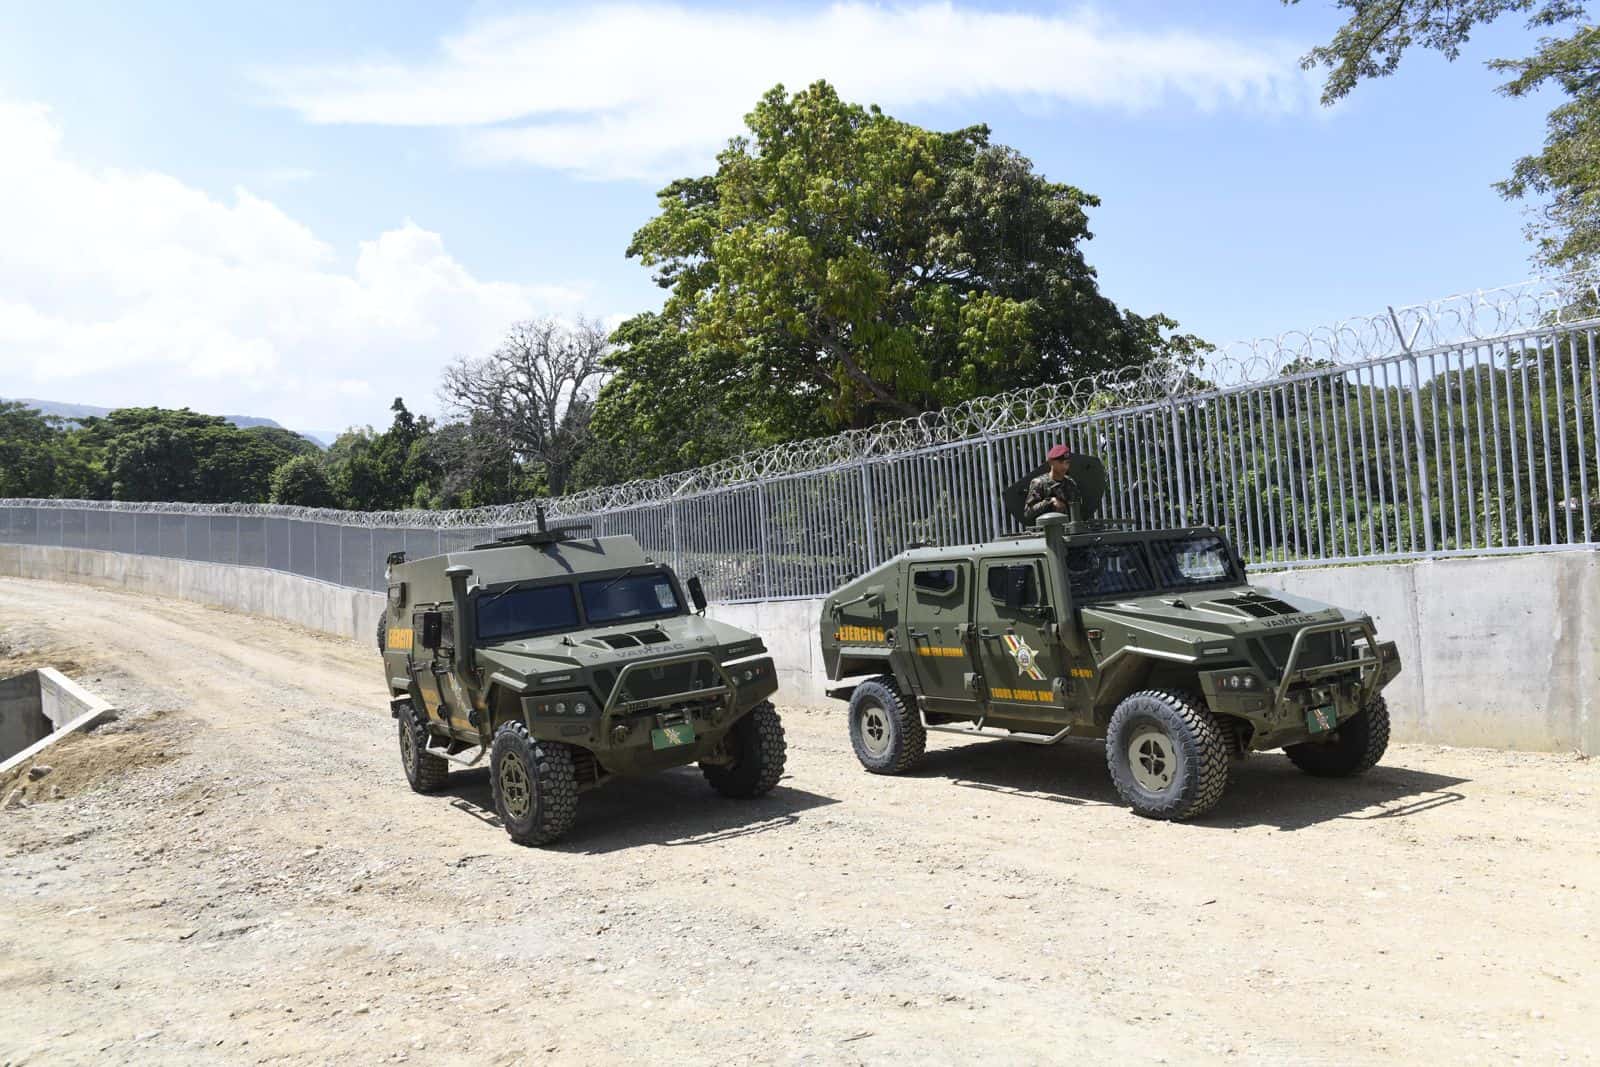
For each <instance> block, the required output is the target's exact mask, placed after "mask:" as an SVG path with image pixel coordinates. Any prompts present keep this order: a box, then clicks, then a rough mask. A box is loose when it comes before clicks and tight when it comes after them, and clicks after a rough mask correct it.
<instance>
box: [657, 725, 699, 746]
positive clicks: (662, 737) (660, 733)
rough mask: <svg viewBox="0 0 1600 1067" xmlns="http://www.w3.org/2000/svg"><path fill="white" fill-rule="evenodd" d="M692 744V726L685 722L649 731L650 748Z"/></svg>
mask: <svg viewBox="0 0 1600 1067" xmlns="http://www.w3.org/2000/svg"><path fill="white" fill-rule="evenodd" d="M692 744H694V727H693V726H691V725H690V724H688V723H686V722H682V723H679V724H678V725H676V726H663V727H661V728H660V729H658V730H651V731H650V746H651V747H652V748H676V747H677V746H679V745H692Z"/></svg>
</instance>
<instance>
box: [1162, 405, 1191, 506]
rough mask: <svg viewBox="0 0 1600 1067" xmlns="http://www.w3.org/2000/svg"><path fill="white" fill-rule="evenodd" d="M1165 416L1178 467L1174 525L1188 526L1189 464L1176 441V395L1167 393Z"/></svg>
mask: <svg viewBox="0 0 1600 1067" xmlns="http://www.w3.org/2000/svg"><path fill="white" fill-rule="evenodd" d="M1167 414H1168V415H1169V416H1170V420H1169V422H1168V425H1167V429H1168V433H1169V436H1170V437H1171V439H1172V461H1173V462H1174V463H1176V464H1177V466H1178V521H1177V523H1175V524H1174V525H1177V526H1187V525H1189V464H1188V462H1187V461H1186V460H1185V459H1184V457H1183V446H1182V445H1181V444H1180V443H1179V441H1178V401H1177V397H1176V395H1175V394H1174V393H1173V392H1172V391H1171V390H1169V391H1168V392H1167Z"/></svg>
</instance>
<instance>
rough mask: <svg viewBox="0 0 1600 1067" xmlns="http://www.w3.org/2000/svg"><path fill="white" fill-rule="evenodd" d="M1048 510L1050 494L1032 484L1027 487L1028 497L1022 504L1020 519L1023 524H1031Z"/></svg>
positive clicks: (1034, 483)
mask: <svg viewBox="0 0 1600 1067" xmlns="http://www.w3.org/2000/svg"><path fill="white" fill-rule="evenodd" d="M1049 510H1050V493H1049V491H1048V490H1046V489H1044V488H1043V487H1041V486H1040V485H1039V483H1038V482H1033V483H1031V484H1030V485H1029V486H1028V496H1027V498H1026V499H1025V500H1024V501H1023V502H1022V518H1023V520H1024V521H1025V522H1033V521H1034V520H1035V519H1037V518H1038V517H1039V516H1040V515H1043V514H1044V513H1045V512H1047V511H1049Z"/></svg>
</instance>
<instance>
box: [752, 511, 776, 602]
mask: <svg viewBox="0 0 1600 1067" xmlns="http://www.w3.org/2000/svg"><path fill="white" fill-rule="evenodd" d="M756 521H757V522H758V523H759V524H760V526H761V597H762V599H764V600H771V599H772V572H771V569H770V565H769V561H770V560H771V558H772V549H771V547H770V546H769V543H768V541H767V483H766V482H764V481H763V482H757V483H756Z"/></svg>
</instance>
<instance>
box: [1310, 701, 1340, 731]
mask: <svg viewBox="0 0 1600 1067" xmlns="http://www.w3.org/2000/svg"><path fill="white" fill-rule="evenodd" d="M1337 725H1339V716H1338V714H1337V713H1336V712H1335V711H1334V710H1333V707H1332V705H1329V706H1328V707H1325V708H1312V709H1311V710H1310V711H1308V712H1306V729H1307V730H1310V731H1311V732H1312V733H1314V734H1322V733H1327V732H1328V731H1329V730H1331V729H1333V728H1334V727H1335V726H1337Z"/></svg>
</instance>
